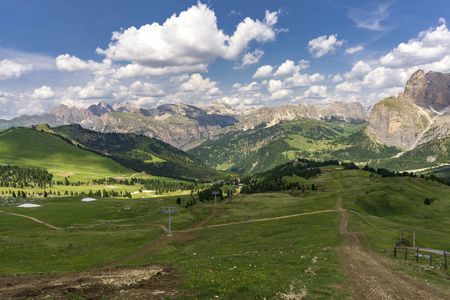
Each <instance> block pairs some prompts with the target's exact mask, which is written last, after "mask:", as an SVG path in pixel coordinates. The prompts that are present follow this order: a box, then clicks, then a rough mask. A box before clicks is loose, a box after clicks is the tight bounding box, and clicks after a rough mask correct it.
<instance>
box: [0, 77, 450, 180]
mask: <svg viewBox="0 0 450 300" xmlns="http://www.w3.org/2000/svg"><path fill="white" fill-rule="evenodd" d="M42 123H46V124H49V125H50V126H60V125H67V124H73V123H76V124H80V125H81V126H82V127H83V128H85V129H90V130H93V131H98V132H104V133H112V132H114V133H135V134H138V135H144V136H147V137H151V138H156V139H158V140H161V141H164V142H166V143H168V144H170V145H172V146H174V147H176V148H179V149H182V150H184V151H188V153H189V154H191V155H193V156H196V157H197V158H199V159H201V160H202V161H204V162H206V163H207V164H209V165H210V166H212V167H215V168H218V169H228V170H235V171H240V172H256V171H263V170H266V169H268V168H269V167H273V166H274V165H276V164H278V163H283V162H286V161H288V160H290V159H295V158H297V157H308V158H312V159H328V158H330V159H341V160H348V161H355V162H364V163H369V164H374V165H379V166H388V167H390V168H391V169H396V170H402V169H403V170H405V169H408V168H422V167H429V166H437V165H440V164H445V163H448V162H449V158H450V152H449V151H450V150H449V148H448V147H447V146H448V145H449V139H450V73H449V74H443V73H438V72H428V73H426V74H425V73H424V71H422V70H418V71H416V72H415V73H414V74H413V75H412V76H411V77H410V79H409V80H408V82H407V84H406V87H405V90H404V92H403V93H400V94H399V95H396V96H392V97H388V98H386V99H384V100H382V101H380V102H378V103H377V104H375V105H374V106H373V107H372V109H371V111H370V112H369V111H367V110H366V109H365V108H364V107H363V106H362V105H361V104H360V103H358V102H351V103H344V102H334V103H332V104H329V105H327V106H323V107H319V106H315V105H312V104H304V103H300V104H298V105H284V106H280V107H264V108H258V109H257V108H252V109H248V110H240V109H237V108H234V107H231V106H229V105H227V104H224V103H212V104H210V105H207V106H204V107H199V106H195V105H191V104H165V105H161V106H158V107H154V108H145V107H140V106H136V105H132V104H129V103H125V104H123V103H120V102H119V103H116V104H114V105H113V106H111V105H109V104H107V103H106V102H100V103H98V104H96V105H91V106H90V107H89V108H88V109H83V108H81V109H79V108H76V107H72V108H69V107H67V106H66V105H63V104H61V105H59V106H57V107H54V108H53V109H51V110H50V111H49V112H48V113H46V114H43V115H33V116H21V117H18V118H15V119H12V120H9V121H7V120H0V128H8V127H11V126H23V125H32V124H42ZM411 153H414V158H412V157H411Z"/></svg>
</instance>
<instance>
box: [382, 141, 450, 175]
mask: <svg viewBox="0 0 450 300" xmlns="http://www.w3.org/2000/svg"><path fill="white" fill-rule="evenodd" d="M449 162H450V137H448V138H445V139H436V140H432V141H429V142H427V143H425V144H421V145H419V146H417V147H416V148H414V149H412V150H410V151H407V152H405V153H404V154H403V155H402V156H400V157H398V158H393V159H390V160H387V161H384V162H381V163H380V164H378V166H379V167H383V168H390V169H393V170H413V169H420V168H426V167H432V166H437V165H439V164H441V163H449Z"/></svg>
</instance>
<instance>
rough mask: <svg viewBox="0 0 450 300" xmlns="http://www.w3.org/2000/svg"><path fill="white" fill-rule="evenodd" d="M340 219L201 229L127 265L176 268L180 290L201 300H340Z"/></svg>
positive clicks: (324, 217) (302, 219) (333, 216)
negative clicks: (283, 297)
mask: <svg viewBox="0 0 450 300" xmlns="http://www.w3.org/2000/svg"><path fill="white" fill-rule="evenodd" d="M340 219H341V217H340V214H338V213H324V214H317V215H309V216H301V217H296V218H290V219H283V220H273V221H266V222H256V223H248V224H234V225H230V226H223V227H216V228H207V229H202V230H201V231H198V232H195V234H196V235H199V237H198V238H196V239H194V240H190V241H187V242H185V243H177V242H173V243H169V244H168V245H167V246H165V247H164V248H162V249H159V250H156V251H152V252H149V253H147V254H146V255H145V256H142V257H140V258H139V259H137V260H135V261H133V262H131V263H129V265H141V264H147V263H161V262H162V263H169V264H172V265H175V266H177V268H179V270H180V271H181V276H182V277H183V278H185V279H184V281H183V285H182V287H183V288H185V289H188V290H190V291H192V292H194V293H198V298H199V299H213V298H215V296H219V297H220V298H221V299H272V298H273V297H276V296H277V295H279V296H280V293H283V294H290V295H291V297H293V296H294V297H295V296H296V298H292V299H298V298H299V295H302V293H305V295H307V297H305V298H306V299H314V298H318V297H325V298H330V297H331V298H333V299H344V298H346V296H348V293H347V291H346V290H345V287H344V286H343V284H344V283H345V276H344V274H343V270H342V269H341V267H340V265H339V259H338V256H337V248H338V247H339V245H340V244H341V242H342V238H341V236H340V234H339V222H340ZM175 234H176V233H175ZM280 297H281V296H280Z"/></svg>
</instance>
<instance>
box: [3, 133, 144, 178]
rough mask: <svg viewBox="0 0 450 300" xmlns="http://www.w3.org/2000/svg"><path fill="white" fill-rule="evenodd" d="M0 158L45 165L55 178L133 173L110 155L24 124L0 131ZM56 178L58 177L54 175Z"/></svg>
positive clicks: (29, 165) (20, 163)
mask: <svg viewBox="0 0 450 300" xmlns="http://www.w3.org/2000/svg"><path fill="white" fill-rule="evenodd" d="M0 162H1V163H2V164H11V165H17V166H27V167H40V168H45V169H47V170H48V171H49V172H51V173H53V174H54V175H55V179H58V178H61V177H62V178H64V177H66V176H70V177H71V178H72V180H83V181H84V180H90V179H93V178H98V177H100V176H101V177H107V176H114V175H115V174H117V172H119V171H120V173H121V174H127V175H131V174H133V173H135V172H134V171H132V170H131V169H129V168H125V167H123V166H121V165H120V164H118V163H117V162H115V161H113V160H112V159H110V158H107V157H103V156H100V155H97V154H95V153H92V152H89V151H86V150H83V149H80V148H77V147H74V146H73V145H70V144H69V143H67V142H65V141H63V140H61V139H60V138H59V137H57V136H54V135H50V134H47V133H44V132H41V131H37V130H29V129H25V128H15V129H8V130H4V131H2V132H0ZM58 180H59V179H58Z"/></svg>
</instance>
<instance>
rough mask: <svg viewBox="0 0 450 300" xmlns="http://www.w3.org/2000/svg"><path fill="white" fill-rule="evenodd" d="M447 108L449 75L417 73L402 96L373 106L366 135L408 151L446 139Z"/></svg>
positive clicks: (447, 130)
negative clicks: (432, 140) (438, 139)
mask: <svg viewBox="0 0 450 300" xmlns="http://www.w3.org/2000/svg"><path fill="white" fill-rule="evenodd" d="M449 108H450V73H449V74H443V73H437V72H429V73H427V74H424V72H423V71H422V70H419V71H417V72H415V73H414V74H413V75H412V76H411V78H410V79H409V80H408V82H407V84H406V87H405V91H404V92H403V93H401V94H399V95H398V96H394V97H390V98H386V99H384V100H382V101H380V102H379V103H377V104H376V105H374V107H373V109H372V112H371V114H370V117H369V126H368V127H367V129H366V133H367V134H368V135H369V136H371V137H372V138H373V139H375V140H377V141H378V142H381V143H384V144H387V145H391V146H397V147H400V148H402V149H404V150H411V149H413V148H415V147H416V146H417V145H419V144H422V143H425V142H427V141H429V140H431V139H435V138H444V137H447V136H449V131H450V129H449V128H450V127H449V123H450V121H449V114H448V110H449Z"/></svg>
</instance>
